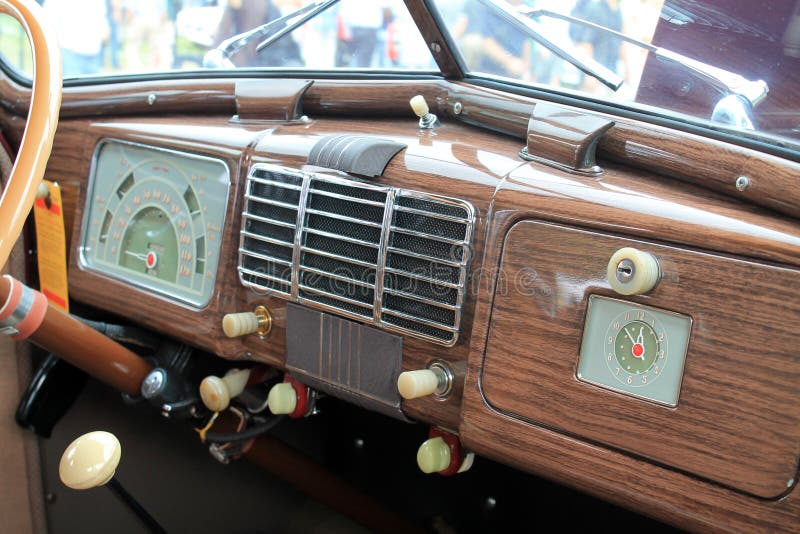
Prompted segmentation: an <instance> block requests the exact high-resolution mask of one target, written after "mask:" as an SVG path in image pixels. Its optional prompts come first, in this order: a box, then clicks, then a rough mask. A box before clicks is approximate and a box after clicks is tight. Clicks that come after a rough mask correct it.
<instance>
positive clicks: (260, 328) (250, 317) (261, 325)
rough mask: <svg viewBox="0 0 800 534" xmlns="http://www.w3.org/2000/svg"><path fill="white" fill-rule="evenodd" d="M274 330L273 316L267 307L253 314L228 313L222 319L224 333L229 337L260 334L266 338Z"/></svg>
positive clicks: (259, 307) (257, 308)
mask: <svg viewBox="0 0 800 534" xmlns="http://www.w3.org/2000/svg"><path fill="white" fill-rule="evenodd" d="M270 330H272V315H271V314H270V313H269V310H268V309H267V308H266V307H265V306H257V307H256V309H255V310H254V311H252V312H242V313H228V314H226V315H225V316H224V317H223V318H222V331H223V332H224V333H225V335H226V336H228V337H240V336H246V335H249V334H258V335H259V336H261V337H264V336H266V335H268V334H269V332H270Z"/></svg>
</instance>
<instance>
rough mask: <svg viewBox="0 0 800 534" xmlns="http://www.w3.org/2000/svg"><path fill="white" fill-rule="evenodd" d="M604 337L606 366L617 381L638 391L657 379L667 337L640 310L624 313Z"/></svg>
mask: <svg viewBox="0 0 800 534" xmlns="http://www.w3.org/2000/svg"><path fill="white" fill-rule="evenodd" d="M633 317H636V319H633ZM657 330H658V331H657ZM607 333H608V336H607V337H606V339H605V344H606V347H605V349H604V350H605V351H606V352H607V353H608V354H607V355H606V362H607V364H608V368H609V370H610V371H611V373H612V374H613V376H614V377H615V378H616V379H617V380H619V381H620V382H622V383H624V384H626V385H629V386H633V387H641V386H646V385H647V384H648V383H652V382H653V381H654V380H655V379H656V378H658V375H659V373H660V372H661V369H663V367H664V364H665V363H666V362H665V360H666V351H665V350H664V347H665V346H666V343H667V336H666V333H665V332H664V331H663V328H661V325H659V324H658V322H657V321H656V319H655V317H653V316H652V314H650V315H648V314H647V312H646V311H644V310H641V309H631V310H628V311H624V312H622V313H620V314H619V315H618V316H617V317H615V318H614V321H613V322H612V323H611V324H610V325H609V326H608V332H607Z"/></svg>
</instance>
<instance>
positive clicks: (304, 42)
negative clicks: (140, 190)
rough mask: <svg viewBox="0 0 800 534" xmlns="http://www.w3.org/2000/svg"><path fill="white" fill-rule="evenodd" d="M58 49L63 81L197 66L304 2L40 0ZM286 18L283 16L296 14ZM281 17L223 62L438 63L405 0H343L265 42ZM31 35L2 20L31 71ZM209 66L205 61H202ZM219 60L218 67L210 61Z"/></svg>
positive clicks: (14, 50)
mask: <svg viewBox="0 0 800 534" xmlns="http://www.w3.org/2000/svg"><path fill="white" fill-rule="evenodd" d="M40 3H42V5H43V7H44V9H45V12H46V13H47V14H48V15H49V16H50V18H51V21H52V22H53V25H54V26H55V28H56V31H57V33H58V38H59V42H60V44H61V48H62V56H63V71H64V77H65V78H77V77H82V76H98V75H100V76H105V75H115V74H135V73H148V72H161V71H170V70H196V69H200V68H203V66H204V65H203V58H204V57H205V56H206V54H207V53H208V52H209V50H212V49H214V48H215V47H217V46H219V45H220V44H221V43H223V42H225V41H226V40H228V39H229V38H231V37H233V36H235V35H238V34H242V33H243V32H247V31H249V30H252V29H254V28H256V27H258V26H260V25H263V24H265V23H267V22H270V21H274V20H276V19H279V18H281V17H284V16H287V15H290V14H291V13H293V12H294V11H296V10H298V9H300V8H302V7H304V6H308V5H309V4H312V3H313V2H309V1H301V0H219V1H217V0H44V1H43V2H40ZM297 18H298V17H294V18H290V19H289V20H288V21H287V22H290V23H291V22H292V21H294V20H297ZM283 26H285V24H283V23H281V24H279V25H277V26H276V27H275V28H273V29H272V30H271V31H270V32H267V33H266V34H263V35H259V36H258V37H257V38H256V39H254V40H252V41H251V42H249V43H248V44H247V46H244V47H241V48H239V49H237V50H235V51H234V52H233V53H231V54H230V61H231V62H232V64H233V65H224V67H225V68H231V67H235V68H239V67H241V68H284V69H285V68H307V69H324V70H330V69H352V68H359V69H384V70H436V64H435V63H434V61H433V59H432V56H431V54H430V52H429V51H428V48H427V45H426V44H425V41H424V40H423V39H422V37H421V36H420V34H419V31H418V30H417V28H416V26H415V25H414V22H413V20H412V19H411V16H410V15H409V13H408V10H407V9H406V7H405V4H404V3H403V1H402V0H381V1H372V0H370V1H362V0H341V1H340V2H339V3H338V4H336V5H334V6H333V7H331V8H330V9H327V10H326V11H324V12H322V13H320V14H319V15H318V16H316V17H314V18H312V19H311V20H309V21H308V22H306V23H304V24H302V25H300V26H299V27H297V28H296V29H295V30H294V31H292V32H291V33H290V34H288V35H286V36H284V37H282V38H280V39H279V40H277V41H276V42H274V43H272V44H271V45H270V46H268V47H267V48H265V49H264V50H262V51H261V52H257V51H256V47H257V46H258V44H260V43H261V42H262V41H263V40H264V39H266V38H267V37H269V35H272V34H274V33H275V32H277V31H278V30H279V29H280V28H282V27H283ZM27 48H28V47H27V42H26V41H25V37H24V34H23V33H22V32H21V31H20V30H19V28H18V25H17V24H16V22H15V21H13V19H11V18H10V17H8V16H4V17H3V18H2V20H0V54H2V56H3V58H4V59H5V61H6V63H7V64H9V65H10V66H12V67H14V68H15V69H16V70H17V71H19V72H21V73H24V74H27V73H29V71H30V59H29V55H28V52H27ZM207 66H208V65H207ZM210 66H211V67H220V65H210Z"/></svg>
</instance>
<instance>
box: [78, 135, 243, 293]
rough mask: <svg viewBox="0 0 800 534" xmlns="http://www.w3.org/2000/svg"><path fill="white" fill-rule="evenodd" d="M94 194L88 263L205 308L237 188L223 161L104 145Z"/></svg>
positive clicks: (85, 247) (87, 219)
mask: <svg viewBox="0 0 800 534" xmlns="http://www.w3.org/2000/svg"><path fill="white" fill-rule="evenodd" d="M93 161H94V165H93V168H92V174H91V177H90V180H89V189H88V192H87V195H86V210H85V214H84V222H83V234H82V239H81V264H82V266H83V267H84V268H86V269H89V270H93V271H97V272H100V273H103V274H106V275H108V276H111V277H113V278H117V279H119V280H122V281H124V282H127V283H131V284H133V285H136V286H139V287H142V288H145V289H148V290H152V291H154V292H157V293H160V294H162V295H166V296H168V297H171V298H173V299H175V300H180V301H182V302H186V303H188V304H191V305H193V306H197V307H202V306H205V305H206V304H208V302H209V300H210V299H211V294H212V292H213V290H214V282H215V279H216V273H217V263H218V261H219V253H220V245H221V241H222V228H223V225H224V223H225V210H226V206H227V201H228V189H229V186H230V172H229V170H228V167H227V165H226V164H225V163H224V162H223V161H221V160H218V159H214V158H209V157H206V156H198V155H194V154H187V153H182V152H175V151H171V150H165V149H160V148H155V147H148V146H143V145H138V144H134V143H128V142H123V141H114V140H107V141H103V142H101V143H100V144H99V145H98V147H97V149H96V151H95V155H94V160H93Z"/></svg>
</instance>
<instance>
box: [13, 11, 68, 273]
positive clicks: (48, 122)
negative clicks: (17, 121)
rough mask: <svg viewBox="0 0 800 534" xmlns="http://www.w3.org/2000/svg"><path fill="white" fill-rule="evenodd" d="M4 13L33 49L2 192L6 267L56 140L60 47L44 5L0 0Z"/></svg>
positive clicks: (59, 85)
mask: <svg viewBox="0 0 800 534" xmlns="http://www.w3.org/2000/svg"><path fill="white" fill-rule="evenodd" d="M0 13H5V14H7V15H10V16H11V17H13V18H15V19H16V20H17V22H19V23H20V25H21V26H22V28H23V29H24V30H25V33H26V35H27V37H28V41H29V43H30V45H31V50H32V51H33V85H32V88H31V103H30V108H28V121H27V123H26V124H25V131H24V133H23V135H22V141H21V142H20V146H19V151H18V153H17V159H16V161H15V162H14V166H13V168H12V169H11V174H10V176H9V178H8V180H7V181H6V185H5V189H4V190H3V192H2V196H0V268H2V267H3V266H4V265H5V264H6V261H7V260H8V257H9V255H10V254H11V249H12V247H13V246H14V243H15V242H16V241H17V238H18V237H19V234H20V233H21V232H22V227H23V225H24V224H25V219H26V218H27V217H28V213H30V211H31V207H32V206H33V202H34V200H35V199H36V189H37V188H38V186H39V184H40V183H41V181H42V176H44V169H45V166H46V165H47V159H48V158H49V157H50V150H51V148H52V146H53V136H54V135H55V133H56V126H57V125H58V111H59V109H60V107H61V49H60V48H59V45H58V39H57V37H56V33H55V30H54V29H53V27H52V26H51V25H50V24H49V22H48V21H47V19H46V16H45V14H44V10H43V9H42V8H41V7H40V6H39V5H38V4H37V3H36V2H34V1H33V0H0ZM0 150H2V148H0Z"/></svg>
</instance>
